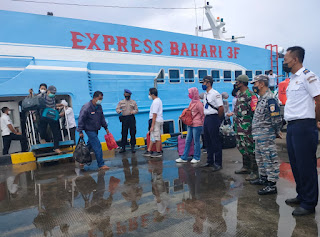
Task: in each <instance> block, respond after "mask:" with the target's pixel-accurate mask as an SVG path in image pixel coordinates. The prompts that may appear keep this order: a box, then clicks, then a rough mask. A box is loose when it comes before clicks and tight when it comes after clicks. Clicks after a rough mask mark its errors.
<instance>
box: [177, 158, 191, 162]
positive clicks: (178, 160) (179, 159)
mask: <svg viewBox="0 0 320 237" xmlns="http://www.w3.org/2000/svg"><path fill="white" fill-rule="evenodd" d="M176 162H177V163H187V162H188V161H187V160H183V159H181V158H180V157H179V158H178V159H176Z"/></svg>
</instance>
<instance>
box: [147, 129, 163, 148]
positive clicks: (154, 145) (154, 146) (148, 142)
mask: <svg viewBox="0 0 320 237" xmlns="http://www.w3.org/2000/svg"><path fill="white" fill-rule="evenodd" d="M149 144H150V133H149V132H148V133H147V149H148V147H149ZM151 151H157V148H156V144H155V143H154V144H153V146H152V148H151ZM160 151H162V143H161V145H160Z"/></svg>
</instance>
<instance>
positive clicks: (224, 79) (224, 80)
mask: <svg viewBox="0 0 320 237" xmlns="http://www.w3.org/2000/svg"><path fill="white" fill-rule="evenodd" d="M226 71H230V80H226V78H225V76H224V73H225V72H226ZM232 72H233V71H232V70H223V82H232ZM227 79H229V78H227Z"/></svg>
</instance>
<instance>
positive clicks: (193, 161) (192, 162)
mask: <svg viewBox="0 0 320 237" xmlns="http://www.w3.org/2000/svg"><path fill="white" fill-rule="evenodd" d="M179 159H180V158H179ZM190 162H191V164H198V163H199V162H200V160H196V159H192V160H191V161H190Z"/></svg>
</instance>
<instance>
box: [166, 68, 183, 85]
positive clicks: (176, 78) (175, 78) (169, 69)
mask: <svg viewBox="0 0 320 237" xmlns="http://www.w3.org/2000/svg"><path fill="white" fill-rule="evenodd" d="M171 70H178V72H179V78H175V79H179V82H172V81H171V78H170V71H171ZM168 80H169V83H171V84H180V83H181V75H180V69H178V68H170V69H168ZM173 80H174V78H173Z"/></svg>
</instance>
